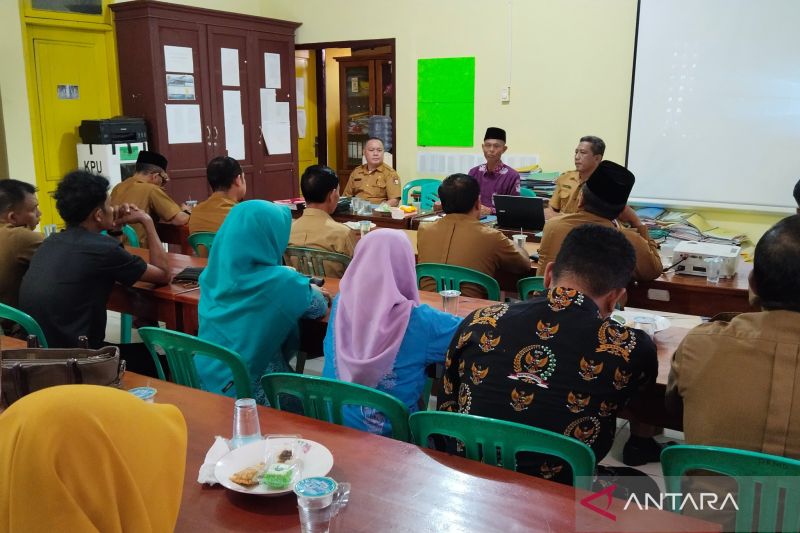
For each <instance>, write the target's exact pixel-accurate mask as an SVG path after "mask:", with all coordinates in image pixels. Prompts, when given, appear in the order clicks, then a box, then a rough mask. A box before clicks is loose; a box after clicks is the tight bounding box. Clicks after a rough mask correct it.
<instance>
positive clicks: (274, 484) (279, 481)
mask: <svg viewBox="0 0 800 533" xmlns="http://www.w3.org/2000/svg"><path fill="white" fill-rule="evenodd" d="M294 470H295V466H294V465H290V464H285V463H275V464H272V465H270V467H269V468H267V470H266V471H265V472H264V476H263V477H262V478H261V482H262V483H263V484H264V485H266V486H268V487H269V488H271V489H286V488H288V487H289V483H291V482H292V477H294Z"/></svg>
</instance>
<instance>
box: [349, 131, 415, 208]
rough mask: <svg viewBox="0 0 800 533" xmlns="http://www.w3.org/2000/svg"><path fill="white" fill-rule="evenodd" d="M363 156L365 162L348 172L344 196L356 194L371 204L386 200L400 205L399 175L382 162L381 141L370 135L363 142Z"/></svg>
mask: <svg viewBox="0 0 800 533" xmlns="http://www.w3.org/2000/svg"><path fill="white" fill-rule="evenodd" d="M364 158H365V159H366V160H367V162H366V163H365V164H363V165H361V166H359V167H356V169H355V170H353V172H351V173H350V179H348V180H347V185H345V187H344V192H343V193H342V194H343V195H344V196H357V197H359V198H362V199H364V200H369V202H370V203H372V204H379V203H382V202H386V203H388V204H389V205H391V206H397V205H400V196H401V188H400V176H398V175H397V172H395V170H394V169H393V168H392V167H390V166H389V165H387V164H386V163H384V162H383V141H382V140H380V139H379V138H378V137H370V138H369V139H367V142H365V143H364Z"/></svg>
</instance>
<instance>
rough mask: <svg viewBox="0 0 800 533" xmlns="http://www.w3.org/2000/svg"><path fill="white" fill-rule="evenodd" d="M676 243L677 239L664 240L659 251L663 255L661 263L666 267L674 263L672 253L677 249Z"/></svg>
mask: <svg viewBox="0 0 800 533" xmlns="http://www.w3.org/2000/svg"><path fill="white" fill-rule="evenodd" d="M676 244H677V243H676V242H675V241H664V242H662V243H661V247H660V248H659V250H658V253H659V255H661V263H662V264H663V265H664V266H665V267H668V266H670V265H671V264H672V254H673V252H674V251H675V245H676Z"/></svg>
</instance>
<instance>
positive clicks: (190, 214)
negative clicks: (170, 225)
mask: <svg viewBox="0 0 800 533" xmlns="http://www.w3.org/2000/svg"><path fill="white" fill-rule="evenodd" d="M181 211H183V212H184V213H186V214H187V215H189V216H192V212H191V211H189V210H188V209H181Z"/></svg>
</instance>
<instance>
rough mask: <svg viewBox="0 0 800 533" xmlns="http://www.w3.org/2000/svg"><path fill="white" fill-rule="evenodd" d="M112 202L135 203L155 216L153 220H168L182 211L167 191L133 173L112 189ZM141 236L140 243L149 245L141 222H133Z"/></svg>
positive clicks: (116, 203) (114, 203) (117, 203)
mask: <svg viewBox="0 0 800 533" xmlns="http://www.w3.org/2000/svg"><path fill="white" fill-rule="evenodd" d="M111 204H112V205H119V204H133V205H135V206H136V207H138V208H139V209H141V210H142V211H145V212H147V214H148V215H150V216H151V217H152V218H153V222H158V221H165V222H166V221H168V220H171V219H172V218H173V217H174V216H175V215H177V214H178V213H180V212H181V208H180V206H178V204H176V203H175V202H174V201H173V200H172V198H170V197H169V196H167V193H166V192H164V190H163V189H162V188H161V187H159V186H158V185H155V184H153V183H150V182H149V181H147V179H146V178H143V177H139V176H137V175H133V176H131V177H130V178H128V179H126V180H125V181H123V182H122V183H120V184H118V185H117V186H116V187H114V190H113V191H111ZM131 225H132V226H133V229H134V230H136V235H138V236H139V245H140V246H142V247H143V248H144V247H147V233H146V232H145V230H144V226H142V225H141V224H131Z"/></svg>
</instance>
